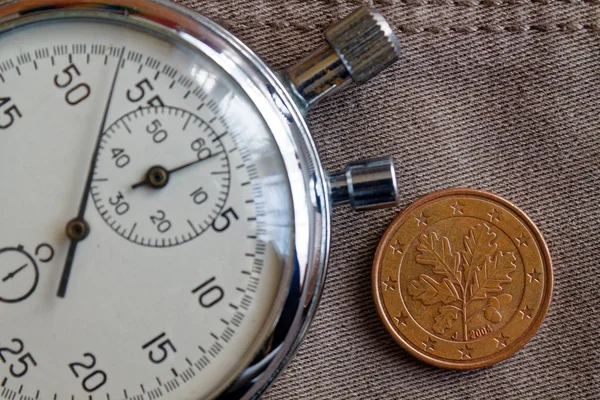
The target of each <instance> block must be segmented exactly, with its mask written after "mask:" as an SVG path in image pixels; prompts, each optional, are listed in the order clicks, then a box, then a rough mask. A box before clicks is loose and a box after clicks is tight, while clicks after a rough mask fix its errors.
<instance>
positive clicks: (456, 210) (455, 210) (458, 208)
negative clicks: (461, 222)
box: [450, 200, 465, 215]
mask: <svg viewBox="0 0 600 400" xmlns="http://www.w3.org/2000/svg"><path fill="white" fill-rule="evenodd" d="M450 207H451V208H452V215H456V214H461V215H462V214H463V208H464V207H465V206H464V204H460V201H458V200H456V203H454V205H453V206H450Z"/></svg>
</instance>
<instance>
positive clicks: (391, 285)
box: [381, 276, 396, 292]
mask: <svg viewBox="0 0 600 400" xmlns="http://www.w3.org/2000/svg"><path fill="white" fill-rule="evenodd" d="M395 283H396V281H395V280H393V279H392V277H391V276H388V278H387V279H386V280H385V281H382V282H381V284H382V285H383V291H384V292H387V291H388V289H389V290H396V285H395Z"/></svg>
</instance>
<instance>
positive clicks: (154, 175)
mask: <svg viewBox="0 0 600 400" xmlns="http://www.w3.org/2000/svg"><path fill="white" fill-rule="evenodd" d="M221 154H223V152H219V153H215V154H211V155H210V156H208V157H204V158H200V159H198V160H194V161H191V162H188V163H186V164H183V165H180V166H179V167H176V168H172V169H170V170H168V169H166V168H165V167H162V166H160V165H155V166H153V167H150V168H148V171H147V172H146V176H145V177H144V180H142V181H140V182H138V183H136V184H133V185H131V188H132V189H137V188H139V187H140V186H144V185H148V186H150V187H152V188H154V189H161V188H164V187H165V186H167V183H169V178H170V176H171V174H173V173H175V172H178V171H181V170H182V169H185V168H188V167H191V166H192V165H196V164H199V163H201V162H203V161H206V160H209V159H211V158H214V157H217V156H219V155H221Z"/></svg>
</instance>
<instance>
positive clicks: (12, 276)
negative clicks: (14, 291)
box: [2, 264, 29, 282]
mask: <svg viewBox="0 0 600 400" xmlns="http://www.w3.org/2000/svg"><path fill="white" fill-rule="evenodd" d="M28 265H29V264H24V265H21V266H20V267H19V268H17V269H16V270H14V271H13V272H11V273H9V274H8V275H6V276H5V277H4V278H3V279H2V282H6V281H7V280H9V279H12V278H14V277H15V275H17V274H18V273H19V272H21V271H23V270H24V269H25V268H27V266H28Z"/></svg>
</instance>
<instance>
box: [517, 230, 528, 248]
mask: <svg viewBox="0 0 600 400" xmlns="http://www.w3.org/2000/svg"><path fill="white" fill-rule="evenodd" d="M515 239H516V240H517V242H518V243H519V246H518V247H521V246H527V241H528V240H529V237H528V236H527V235H526V234H524V233H521V235H520V236H519V237H518V238H515Z"/></svg>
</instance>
